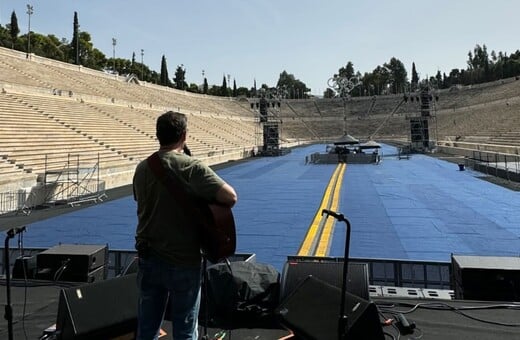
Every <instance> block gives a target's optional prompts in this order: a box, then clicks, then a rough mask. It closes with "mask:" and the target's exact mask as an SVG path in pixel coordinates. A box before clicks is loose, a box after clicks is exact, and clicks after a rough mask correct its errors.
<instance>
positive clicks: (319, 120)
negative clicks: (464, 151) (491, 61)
mask: <svg viewBox="0 0 520 340" xmlns="http://www.w3.org/2000/svg"><path fill="white" fill-rule="evenodd" d="M436 94H437V96H438V100H435V98H434V102H433V104H432V113H433V114H434V115H435V122H436V126H435V127H434V128H435V130H436V135H437V139H438V140H443V139H445V138H448V137H454V136H457V137H458V138H462V139H467V140H475V141H477V140H481V141H486V142H488V143H496V144H506V145H520V137H519V135H520V133H519V132H518V131H520V81H518V80H515V79H514V78H512V79H506V80H501V81H497V82H493V83H489V84H481V85H474V86H468V87H461V88H453V89H451V90H450V89H448V90H441V91H437V92H436ZM402 98H403V96H402V95H391V96H378V97H375V98H374V97H364V98H352V99H350V100H348V101H347V102H346V104H345V106H344V102H343V100H342V99H340V98H333V99H310V100H289V101H287V104H286V105H282V110H281V112H280V114H281V118H282V121H283V124H284V133H285V134H286V135H290V138H294V139H304V138H309V135H310V133H311V132H312V133H313V134H317V135H319V136H320V137H321V138H327V137H329V138H330V137H340V136H341V135H342V134H343V117H344V115H345V114H346V118H347V120H346V124H345V127H346V130H347V133H349V134H351V135H353V136H355V137H357V138H360V139H366V138H367V137H368V136H370V135H371V134H373V133H374V132H375V131H376V130H377V129H378V128H379V127H380V129H379V130H378V133H377V135H376V136H374V137H375V138H376V139H377V138H396V139H400V140H402V139H403V138H404V139H406V138H408V136H409V134H410V125H409V122H408V120H407V117H408V116H416V115H418V114H419V113H420V108H419V102H418V101H417V100H416V99H415V98H414V100H413V101H411V100H410V99H409V100H408V101H406V102H404V103H402V104H401V106H399V108H398V109H397V110H396V111H395V113H394V114H393V115H392V116H391V117H388V116H389V114H390V113H391V112H392V111H393V110H394V109H395V108H396V107H397V105H398V104H399V102H400V101H401V100H402ZM369 111H370V113H369ZM386 118H389V119H386ZM385 120H386V121H385ZM311 130H312V131H311Z"/></svg>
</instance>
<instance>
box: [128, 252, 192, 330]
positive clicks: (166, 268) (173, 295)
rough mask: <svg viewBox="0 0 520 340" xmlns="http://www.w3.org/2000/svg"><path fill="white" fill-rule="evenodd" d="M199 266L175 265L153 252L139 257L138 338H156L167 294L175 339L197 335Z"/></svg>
mask: <svg viewBox="0 0 520 340" xmlns="http://www.w3.org/2000/svg"><path fill="white" fill-rule="evenodd" d="M200 285H201V268H200V267H199V266H197V267H178V266H174V265H172V264H169V263H167V262H165V261H163V260H161V259H159V258H157V257H155V256H149V257H147V258H146V259H143V258H139V271H138V274H137V288H138V290H139V307H138V314H137V319H138V326H137V339H138V340H152V339H157V337H158V334H159V330H160V327H161V323H162V320H163V317H164V313H165V310H166V307H167V306H166V305H167V301H168V296H169V297H170V304H169V306H170V307H171V309H170V317H171V320H172V328H173V338H174V339H175V340H196V339H198V329H197V328H198V321H197V319H198V314H199V307H200Z"/></svg>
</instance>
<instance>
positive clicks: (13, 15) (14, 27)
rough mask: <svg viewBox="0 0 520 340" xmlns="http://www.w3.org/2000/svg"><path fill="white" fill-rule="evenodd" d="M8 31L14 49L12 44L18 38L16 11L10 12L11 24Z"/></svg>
mask: <svg viewBox="0 0 520 340" xmlns="http://www.w3.org/2000/svg"><path fill="white" fill-rule="evenodd" d="M9 33H10V34H11V48H12V49H14V44H15V43H16V40H17V39H18V33H20V28H19V27H18V18H16V13H15V12H14V11H13V13H11V26H10V27H9Z"/></svg>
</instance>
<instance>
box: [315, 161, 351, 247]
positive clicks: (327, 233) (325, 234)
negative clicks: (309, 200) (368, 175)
mask: <svg viewBox="0 0 520 340" xmlns="http://www.w3.org/2000/svg"><path fill="white" fill-rule="evenodd" d="M342 165H343V167H342V168H341V171H340V173H339V176H338V180H337V181H336V186H335V187H334V194H333V195H332V202H331V205H330V208H329V209H330V210H332V211H337V210H338V206H339V197H340V192H341V185H342V183H343V176H344V174H345V169H346V167H347V166H346V164H345V163H343V164H342ZM328 217H329V216H326V217H325V218H326V219H327V220H326V223H325V226H324V227H323V231H322V233H321V237H320V242H319V243H318V247H317V248H316V253H315V254H314V256H327V253H328V252H329V244H330V240H331V238H332V235H333V233H334V225H335V222H336V220H335V219H333V218H328Z"/></svg>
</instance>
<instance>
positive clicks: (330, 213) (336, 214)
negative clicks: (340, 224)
mask: <svg viewBox="0 0 520 340" xmlns="http://www.w3.org/2000/svg"><path fill="white" fill-rule="evenodd" d="M324 214H327V215H331V216H332V217H334V218H335V219H337V220H338V221H345V216H343V214H338V213H337V212H334V211H332V210H328V209H323V210H322V211H321V216H323V215H324Z"/></svg>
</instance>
